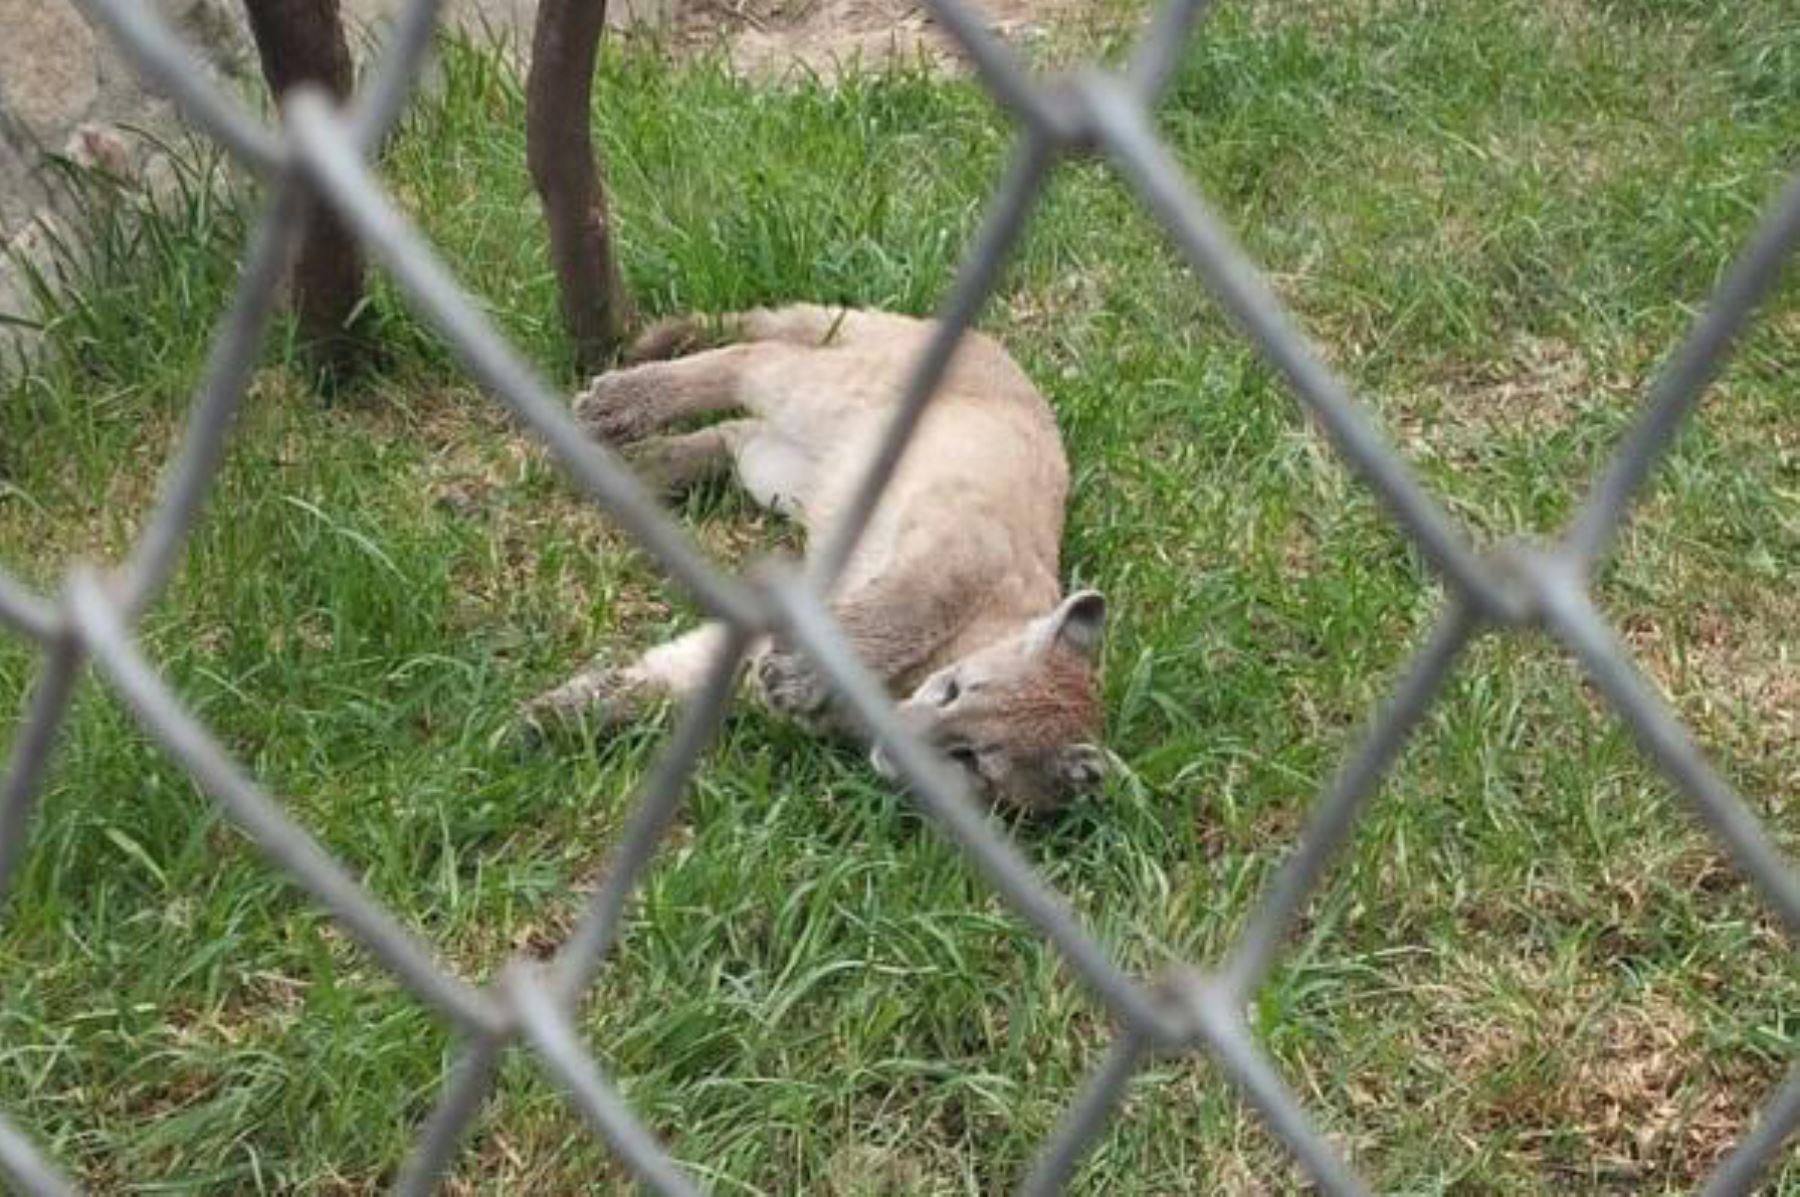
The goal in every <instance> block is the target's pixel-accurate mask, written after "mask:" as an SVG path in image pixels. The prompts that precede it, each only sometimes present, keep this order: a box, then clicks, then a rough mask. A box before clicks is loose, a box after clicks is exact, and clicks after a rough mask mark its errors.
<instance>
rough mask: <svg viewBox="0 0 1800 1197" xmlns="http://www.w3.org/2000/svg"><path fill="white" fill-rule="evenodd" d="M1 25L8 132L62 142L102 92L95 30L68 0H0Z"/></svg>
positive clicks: (1, 92) (2, 97)
mask: <svg viewBox="0 0 1800 1197" xmlns="http://www.w3.org/2000/svg"><path fill="white" fill-rule="evenodd" d="M0 29H4V30H5V31H6V36H5V37H4V38H0V111H3V112H4V114H5V118H6V133H7V135H8V136H9V138H11V139H15V140H18V141H23V142H27V143H29V144H35V145H37V146H57V145H60V144H61V143H62V141H63V139H64V138H65V137H67V136H68V133H69V131H70V130H71V129H73V128H74V127H75V126H76V125H77V124H78V123H80V121H81V119H82V118H83V117H85V116H86V115H87V113H88V110H89V109H90V108H91V107H93V104H94V101H95V100H96V99H98V98H99V95H100V63H99V57H98V49H97V47H96V45H95V40H94V31H93V30H92V29H90V28H89V27H88V23H87V21H86V20H85V19H84V18H83V17H82V15H81V14H80V13H79V12H77V11H76V10H75V8H74V6H72V5H71V4H70V3H69V0H0Z"/></svg>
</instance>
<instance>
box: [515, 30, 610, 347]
mask: <svg viewBox="0 0 1800 1197" xmlns="http://www.w3.org/2000/svg"><path fill="white" fill-rule="evenodd" d="M605 27H606V0H543V4H542V5H541V6H540V7H539V9H538V18H537V29H536V31H535V33H534V35H533V37H532V43H531V74H530V77H529V79H528V80H527V82H526V100H525V145H526V151H525V156H526V161H527V163H528V165H529V166H530V168H531V181H532V183H533V184H534V185H535V186H536V187H537V192H538V197H539V198H540V199H541V200H542V201H543V205H544V219H545V221H546V222H547V223H548V224H549V226H550V255H551V258H552V259H553V262H554V265H555V267H556V280H557V284H558V286H559V288H560V289H561V293H562V312H563V321H564V323H565V324H566V325H567V326H568V329H569V336H570V338H571V339H572V340H573V341H574V342H575V359H576V363H577V365H579V366H580V368H581V369H582V370H583V371H592V370H596V369H599V368H600V367H601V366H602V365H604V364H605V362H606V361H607V360H608V359H609V358H610V357H611V356H612V354H613V353H614V352H615V351H616V350H617V349H618V348H619V346H620V344H621V343H622V342H623V341H624V337H625V327H626V325H627V324H628V323H629V322H630V319H631V301H630V297H629V296H627V295H626V294H625V282H624V279H623V278H622V277H621V276H620V274H619V261H618V258H617V256H616V255H615V254H614V252H613V241H612V226H611V224H610V222H609V221H608V218H607V213H606V191H605V188H604V185H603V184H602V182H601V177H600V165H599V161H598V153H597V151H596V150H595V148H594V144H593V138H592V135H591V131H590V128H589V120H590V114H591V113H592V111H593V91H594V63H595V60H596V58H597V57H598V55H599V51H600V34H601V32H602V31H603V30H604V29H605Z"/></svg>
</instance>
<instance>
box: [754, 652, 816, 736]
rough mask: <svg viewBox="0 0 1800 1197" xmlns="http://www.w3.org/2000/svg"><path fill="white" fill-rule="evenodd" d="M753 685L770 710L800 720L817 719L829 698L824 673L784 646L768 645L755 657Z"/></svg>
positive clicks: (811, 720) (804, 721)
mask: <svg viewBox="0 0 1800 1197" xmlns="http://www.w3.org/2000/svg"><path fill="white" fill-rule="evenodd" d="M756 685H757V688H758V689H759V690H761V691H762V697H763V702H764V703H766V704H767V705H768V707H769V709H770V710H772V711H775V712H777V713H778V714H781V715H785V716H787V717H788V718H789V719H794V720H797V721H799V722H801V723H816V722H818V721H819V720H820V718H821V716H823V715H824V714H825V708H826V706H827V705H828V704H829V703H830V701H831V691H830V689H829V688H828V687H827V686H826V684H825V678H824V676H823V675H822V674H820V673H819V671H818V670H817V669H814V668H813V667H812V665H811V664H809V663H808V662H807V661H806V660H804V659H803V658H801V656H800V655H799V654H798V653H794V652H789V651H787V650H785V649H780V648H771V649H769V650H768V651H767V652H765V653H764V654H763V655H762V656H761V658H759V659H758V660H757V662H756Z"/></svg>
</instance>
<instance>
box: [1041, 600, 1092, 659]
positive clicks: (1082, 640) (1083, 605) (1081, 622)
mask: <svg viewBox="0 0 1800 1197" xmlns="http://www.w3.org/2000/svg"><path fill="white" fill-rule="evenodd" d="M1105 630H1106V599H1105V598H1104V597H1102V596H1101V594H1100V592H1099V591H1098V590H1077V591H1076V592H1075V593H1074V594H1071V595H1070V596H1069V597H1068V598H1066V599H1064V600H1063V601H1062V605H1061V606H1059V607H1057V608H1056V610H1054V611H1052V612H1051V613H1050V614H1049V615H1047V616H1045V617H1044V630H1043V642H1044V644H1046V645H1050V644H1058V643H1060V644H1064V645H1067V646H1068V647H1069V648H1072V649H1074V650H1075V651H1076V652H1078V653H1080V654H1081V655H1082V656H1084V657H1086V658H1087V659H1088V660H1090V661H1092V660H1096V659H1098V658H1099V656H1100V637H1101V635H1102V633H1104V632H1105Z"/></svg>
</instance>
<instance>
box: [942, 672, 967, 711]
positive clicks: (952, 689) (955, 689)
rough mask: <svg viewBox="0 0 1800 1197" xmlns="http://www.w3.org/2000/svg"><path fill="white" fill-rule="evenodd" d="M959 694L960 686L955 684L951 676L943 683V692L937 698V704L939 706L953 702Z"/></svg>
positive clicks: (945, 705) (960, 691) (960, 692)
mask: <svg viewBox="0 0 1800 1197" xmlns="http://www.w3.org/2000/svg"><path fill="white" fill-rule="evenodd" d="M961 694H962V687H961V686H959V685H957V684H956V679H955V678H951V679H950V680H949V681H947V682H945V683H944V693H943V694H942V695H941V696H940V697H939V698H938V705H939V706H940V707H947V706H949V705H950V704H951V703H953V702H955V701H956V700H957V698H958V697H959V696H960V695H961Z"/></svg>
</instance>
